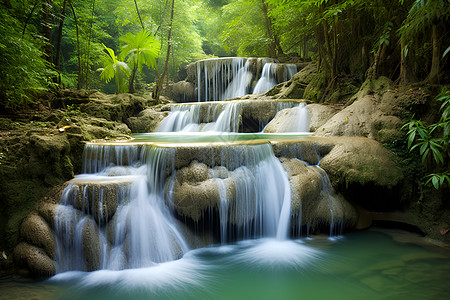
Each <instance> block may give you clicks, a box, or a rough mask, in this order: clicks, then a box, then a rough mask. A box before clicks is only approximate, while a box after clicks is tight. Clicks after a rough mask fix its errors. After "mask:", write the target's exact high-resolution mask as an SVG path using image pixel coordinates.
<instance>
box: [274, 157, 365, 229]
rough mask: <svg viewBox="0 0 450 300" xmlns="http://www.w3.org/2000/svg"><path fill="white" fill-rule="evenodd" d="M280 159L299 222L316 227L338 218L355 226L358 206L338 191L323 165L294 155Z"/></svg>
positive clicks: (346, 224)
mask: <svg viewBox="0 0 450 300" xmlns="http://www.w3.org/2000/svg"><path fill="white" fill-rule="evenodd" d="M280 160H281V162H282V165H283V168H284V169H285V170H286V172H287V174H288V177H289V182H290V185H291V215H292V216H297V215H299V214H301V220H302V224H300V225H306V224H307V223H309V225H310V230H313V231H314V230H316V229H319V227H321V226H324V225H327V226H330V225H331V224H337V223H339V222H341V223H342V225H343V226H342V227H343V228H354V226H355V225H356V222H357V220H358V214H357V211H356V209H355V208H354V207H353V206H352V205H351V204H350V203H348V202H347V201H346V200H345V199H344V198H343V197H342V196H341V195H338V194H336V193H335V191H334V190H333V188H332V186H331V183H330V182H328V181H327V178H326V174H325V173H324V172H323V171H322V170H321V169H319V168H317V167H313V166H307V165H306V164H305V163H304V162H303V161H300V160H298V159H295V158H294V159H287V158H281V159H280ZM300 209H301V210H300ZM336 233H338V232H334V233H333V234H336Z"/></svg>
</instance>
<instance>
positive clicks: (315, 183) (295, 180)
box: [281, 158, 322, 214]
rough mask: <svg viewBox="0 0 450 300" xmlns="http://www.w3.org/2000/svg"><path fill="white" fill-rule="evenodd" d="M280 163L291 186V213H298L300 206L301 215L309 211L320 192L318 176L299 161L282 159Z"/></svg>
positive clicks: (320, 183) (320, 186) (320, 184)
mask: <svg viewBox="0 0 450 300" xmlns="http://www.w3.org/2000/svg"><path fill="white" fill-rule="evenodd" d="M281 161H282V165H283V168H284V169H285V170H286V172H287V174H288V177H289V182H290V184H291V211H292V212H298V211H299V209H300V206H301V207H302V211H303V214H304V212H306V211H310V210H311V208H310V206H311V205H313V204H314V203H316V202H317V201H318V200H319V196H320V191H321V190H322V179H321V177H320V175H319V174H318V173H317V172H315V171H314V170H313V169H312V168H310V167H308V166H307V165H306V164H305V163H304V162H303V161H301V160H299V159H296V158H294V159H286V158H282V159H281Z"/></svg>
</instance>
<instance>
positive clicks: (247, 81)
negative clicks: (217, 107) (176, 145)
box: [170, 57, 297, 102]
mask: <svg viewBox="0 0 450 300" xmlns="http://www.w3.org/2000/svg"><path fill="white" fill-rule="evenodd" d="M267 64H270V65H271V66H270V67H269V69H270V71H266V72H264V68H267V67H265V66H266V65H267ZM296 72H297V66H296V65H295V64H281V63H279V62H278V61H277V60H276V59H272V58H243V57H225V58H212V59H205V60H200V61H196V62H194V63H191V64H189V65H188V66H187V73H188V76H187V78H186V80H185V81H181V82H177V83H175V84H174V86H173V90H172V92H171V93H172V95H170V96H171V98H173V99H174V100H176V101H179V102H194V101H198V102H204V101H221V100H225V99H231V98H235V97H240V96H244V95H247V94H251V93H254V92H255V87H256V86H258V83H259V81H261V83H259V86H260V87H258V89H257V90H256V92H258V93H263V92H266V91H268V90H269V89H270V88H272V87H273V86H274V85H276V84H277V83H280V82H283V81H286V80H289V79H290V78H291V77H292V75H293V74H295V73H296ZM261 86H263V87H264V88H261Z"/></svg>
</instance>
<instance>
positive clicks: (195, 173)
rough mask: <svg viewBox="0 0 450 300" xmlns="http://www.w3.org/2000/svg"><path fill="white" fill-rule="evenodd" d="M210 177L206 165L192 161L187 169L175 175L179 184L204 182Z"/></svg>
mask: <svg viewBox="0 0 450 300" xmlns="http://www.w3.org/2000/svg"><path fill="white" fill-rule="evenodd" d="M209 177H210V171H209V168H208V166H207V165H205V164H204V163H199V162H198V161H193V162H191V164H190V165H189V167H186V168H183V169H181V170H180V171H178V173H177V180H179V181H180V182H189V183H195V182H200V181H205V180H206V179H208V178H209Z"/></svg>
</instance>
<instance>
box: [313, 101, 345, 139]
mask: <svg viewBox="0 0 450 300" xmlns="http://www.w3.org/2000/svg"><path fill="white" fill-rule="evenodd" d="M306 108H307V109H308V111H309V131H310V132H315V131H316V130H317V129H318V128H320V127H321V126H322V125H324V124H325V123H326V122H327V121H328V120H329V119H331V117H332V116H334V115H335V114H336V113H337V112H338V110H337V109H336V108H334V107H333V106H331V105H322V104H316V103H312V104H308V106H306Z"/></svg>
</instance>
